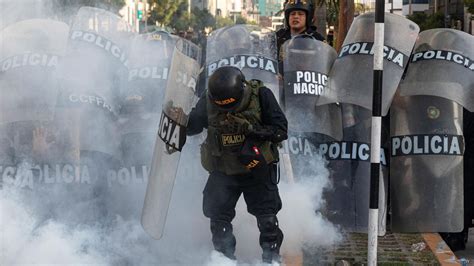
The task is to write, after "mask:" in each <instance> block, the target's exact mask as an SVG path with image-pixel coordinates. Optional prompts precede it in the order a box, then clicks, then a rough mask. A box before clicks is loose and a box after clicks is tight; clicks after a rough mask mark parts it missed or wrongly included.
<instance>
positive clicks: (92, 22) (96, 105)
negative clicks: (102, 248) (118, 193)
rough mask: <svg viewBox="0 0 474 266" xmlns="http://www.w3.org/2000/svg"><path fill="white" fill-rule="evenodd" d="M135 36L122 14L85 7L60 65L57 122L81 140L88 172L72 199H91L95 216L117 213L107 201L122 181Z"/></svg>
mask: <svg viewBox="0 0 474 266" xmlns="http://www.w3.org/2000/svg"><path fill="white" fill-rule="evenodd" d="M134 36H135V33H134V32H133V30H132V28H131V27H130V26H129V25H128V23H127V22H126V21H124V20H122V19H121V18H120V17H119V16H117V15H115V14H113V13H111V12H108V11H106V10H102V9H98V8H92V7H82V8H81V9H80V10H79V11H78V12H77V14H76V16H75V17H74V19H73V21H72V26H71V31H70V34H69V43H68V49H67V54H66V56H65V57H64V60H62V62H61V64H60V67H59V71H60V74H61V77H62V80H61V91H60V94H59V97H58V103H57V108H58V111H57V113H60V115H58V116H57V117H56V119H57V123H60V124H62V125H63V127H64V128H65V130H66V131H68V132H69V134H70V135H72V136H74V139H75V140H76V141H77V143H78V148H77V152H78V153H79V160H80V167H81V174H82V173H87V176H88V182H87V183H84V184H82V183H81V186H73V187H71V188H69V189H70V190H71V191H75V192H77V194H76V196H71V198H74V197H77V198H76V200H77V201H87V202H89V203H92V204H91V206H93V207H91V209H94V211H95V212H96V213H97V215H96V217H95V219H96V220H97V219H98V218H99V219H103V218H107V219H114V215H115V214H114V213H112V212H111V211H109V210H108V208H109V207H110V206H108V205H112V206H113V205H114V203H113V202H111V201H110V200H109V199H111V198H112V194H113V193H114V191H113V190H111V189H109V188H111V187H112V186H114V185H115V184H116V183H117V182H118V178H115V177H116V175H115V172H116V171H117V168H118V166H119V162H120V150H119V147H120V135H119V131H118V118H119V117H118V112H119V107H120V101H119V95H120V86H121V84H120V81H121V79H120V78H119V77H121V76H126V75H127V74H128V72H127V68H128V50H129V45H130V43H131V41H132V40H133V37H134ZM74 184H75V183H74ZM83 195H85V196H83ZM80 218H81V217H80ZM94 222H96V221H94Z"/></svg>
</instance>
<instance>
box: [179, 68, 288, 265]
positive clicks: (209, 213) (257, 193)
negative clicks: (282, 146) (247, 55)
mask: <svg viewBox="0 0 474 266" xmlns="http://www.w3.org/2000/svg"><path fill="white" fill-rule="evenodd" d="M287 127H288V122H287V120H286V117H285V115H284V113H283V112H282V111H281V109H280V107H279V105H278V103H277V101H276V99H275V97H274V95H273V94H272V92H271V91H270V89H268V88H266V87H265V86H264V85H263V83H262V82H261V81H259V80H248V81H247V80H245V77H244V75H243V74H242V72H241V71H240V70H239V69H238V68H236V67H232V66H224V67H221V68H219V69H217V70H216V71H215V72H214V73H213V74H212V75H211V76H210V78H209V83H208V90H207V92H206V93H204V95H203V97H202V98H201V99H200V100H199V101H198V103H197V104H196V106H195V108H193V110H192V111H191V113H190V118H189V123H188V135H195V134H198V133H200V132H201V131H202V130H203V128H207V138H206V140H205V141H204V143H203V144H202V145H201V163H202V165H203V167H204V168H205V169H206V170H207V171H208V172H209V179H208V181H207V184H206V187H205V188H204V192H203V212H204V215H205V216H206V217H208V218H210V224H211V226H210V227H211V233H212V242H213V244H214V248H215V249H216V250H217V251H219V252H221V253H223V254H224V255H225V256H227V257H228V258H231V259H235V256H234V252H235V245H236V240H235V237H234V235H233V233H232V224H231V222H232V220H233V218H234V217H235V206H236V203H237V201H238V199H239V197H240V195H241V194H243V195H244V199H245V202H246V204H247V210H248V211H249V213H251V214H252V215H254V216H255V217H256V218H257V223H258V228H259V230H260V239H259V242H260V246H261V247H262V250H263V255H262V259H263V261H264V262H266V263H271V262H272V261H279V260H280V254H279V251H280V246H281V243H282V241H283V233H282V231H281V230H280V228H279V226H278V219H277V216H276V214H277V213H278V211H279V210H280V209H281V206H282V203H281V199H280V195H279V192H278V186H277V184H278V177H277V171H276V170H277V169H276V163H277V161H278V150H277V144H278V143H279V142H281V141H283V140H285V139H286V138H287Z"/></svg>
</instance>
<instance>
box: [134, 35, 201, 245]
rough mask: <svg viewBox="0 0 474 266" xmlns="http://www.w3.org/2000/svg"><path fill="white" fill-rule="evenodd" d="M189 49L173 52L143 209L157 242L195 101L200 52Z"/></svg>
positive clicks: (181, 43) (146, 225) (181, 46)
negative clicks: (189, 116)
mask: <svg viewBox="0 0 474 266" xmlns="http://www.w3.org/2000/svg"><path fill="white" fill-rule="evenodd" d="M190 45H191V43H189V42H185V41H183V40H178V42H177V44H176V48H177V49H175V50H174V55H173V60H172V63H171V67H170V71H169V75H168V83H167V87H166V94H165V98H164V102H163V105H162V106H163V108H162V113H161V118H160V123H159V126H158V132H157V133H158V134H157V136H156V142H155V147H154V152H153V159H152V164H151V171H150V176H149V180H148V185H147V191H146V195H145V203H144V205H143V211H142V226H143V228H144V229H145V231H146V232H147V233H149V234H150V235H151V236H152V237H154V238H156V239H160V238H161V236H162V235H163V229H164V225H165V222H166V215H167V212H168V207H169V202H170V200H171V192H172V189H173V185H174V180H175V176H176V171H177V167H178V163H179V158H180V156H181V153H180V151H181V149H182V147H183V145H184V142H185V140H186V125H187V121H188V115H189V113H190V112H191V107H192V104H193V101H194V100H195V89H196V80H197V76H198V73H199V63H198V62H199V49H198V48H197V46H194V48H193V47H191V46H190ZM185 52H189V53H191V54H189V55H187V54H185ZM196 52H197V53H196ZM193 57H194V58H193ZM196 59H197V60H196Z"/></svg>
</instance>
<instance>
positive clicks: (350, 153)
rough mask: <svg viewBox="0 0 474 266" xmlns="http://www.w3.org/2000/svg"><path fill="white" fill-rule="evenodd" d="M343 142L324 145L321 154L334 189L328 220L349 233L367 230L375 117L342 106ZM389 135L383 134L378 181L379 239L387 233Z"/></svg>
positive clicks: (327, 196) (326, 194)
mask: <svg viewBox="0 0 474 266" xmlns="http://www.w3.org/2000/svg"><path fill="white" fill-rule="evenodd" d="M342 114H343V115H342V116H343V126H344V128H343V138H342V140H341V141H333V142H328V143H322V144H320V145H319V150H320V151H321V153H322V154H324V156H325V157H326V159H327V160H328V162H329V164H328V168H329V169H330V170H331V174H330V180H331V183H332V186H331V187H330V188H328V189H326V190H325V191H324V198H325V200H326V209H325V211H324V214H325V216H326V217H327V218H328V219H329V220H330V221H331V222H333V223H335V224H337V225H340V226H341V228H342V229H343V230H346V231H349V232H361V233H366V232H367V230H368V216H369V195H370V193H369V192H370V166H371V163H370V143H371V141H370V132H371V118H372V114H371V112H370V111H369V110H367V109H365V108H362V107H359V106H356V105H352V104H342ZM387 142H388V132H386V130H384V127H383V130H382V147H381V148H382V149H381V158H380V161H381V166H382V167H381V173H380V180H379V219H378V224H379V235H384V234H385V232H386V216H387V191H388V168H387V166H388V165H387V163H388V162H387V155H386V154H385V151H386V150H387V149H386V146H387Z"/></svg>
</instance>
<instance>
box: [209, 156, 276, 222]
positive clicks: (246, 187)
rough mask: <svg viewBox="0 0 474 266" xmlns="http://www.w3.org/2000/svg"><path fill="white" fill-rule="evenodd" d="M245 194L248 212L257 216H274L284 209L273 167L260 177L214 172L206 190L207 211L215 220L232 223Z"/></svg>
mask: <svg viewBox="0 0 474 266" xmlns="http://www.w3.org/2000/svg"><path fill="white" fill-rule="evenodd" d="M241 194H243V196H244V200H245V202H246V204H247V211H248V212H249V213H250V214H252V215H254V216H262V215H269V214H274V215H276V214H277V213H278V211H280V209H281V205H282V203H281V199H280V194H279V192H278V186H277V178H276V167H274V166H273V165H272V166H270V167H268V168H267V169H266V170H265V171H262V172H261V174H259V175H252V174H245V175H232V176H229V175H226V174H224V173H221V172H212V173H210V175H209V179H208V180H207V184H206V187H205V188H204V191H203V212H204V215H205V216H206V217H208V218H211V220H220V221H225V222H229V223H230V222H231V221H232V220H233V219H234V217H235V206H236V204H237V201H238V200H239V198H240V195H241Z"/></svg>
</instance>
